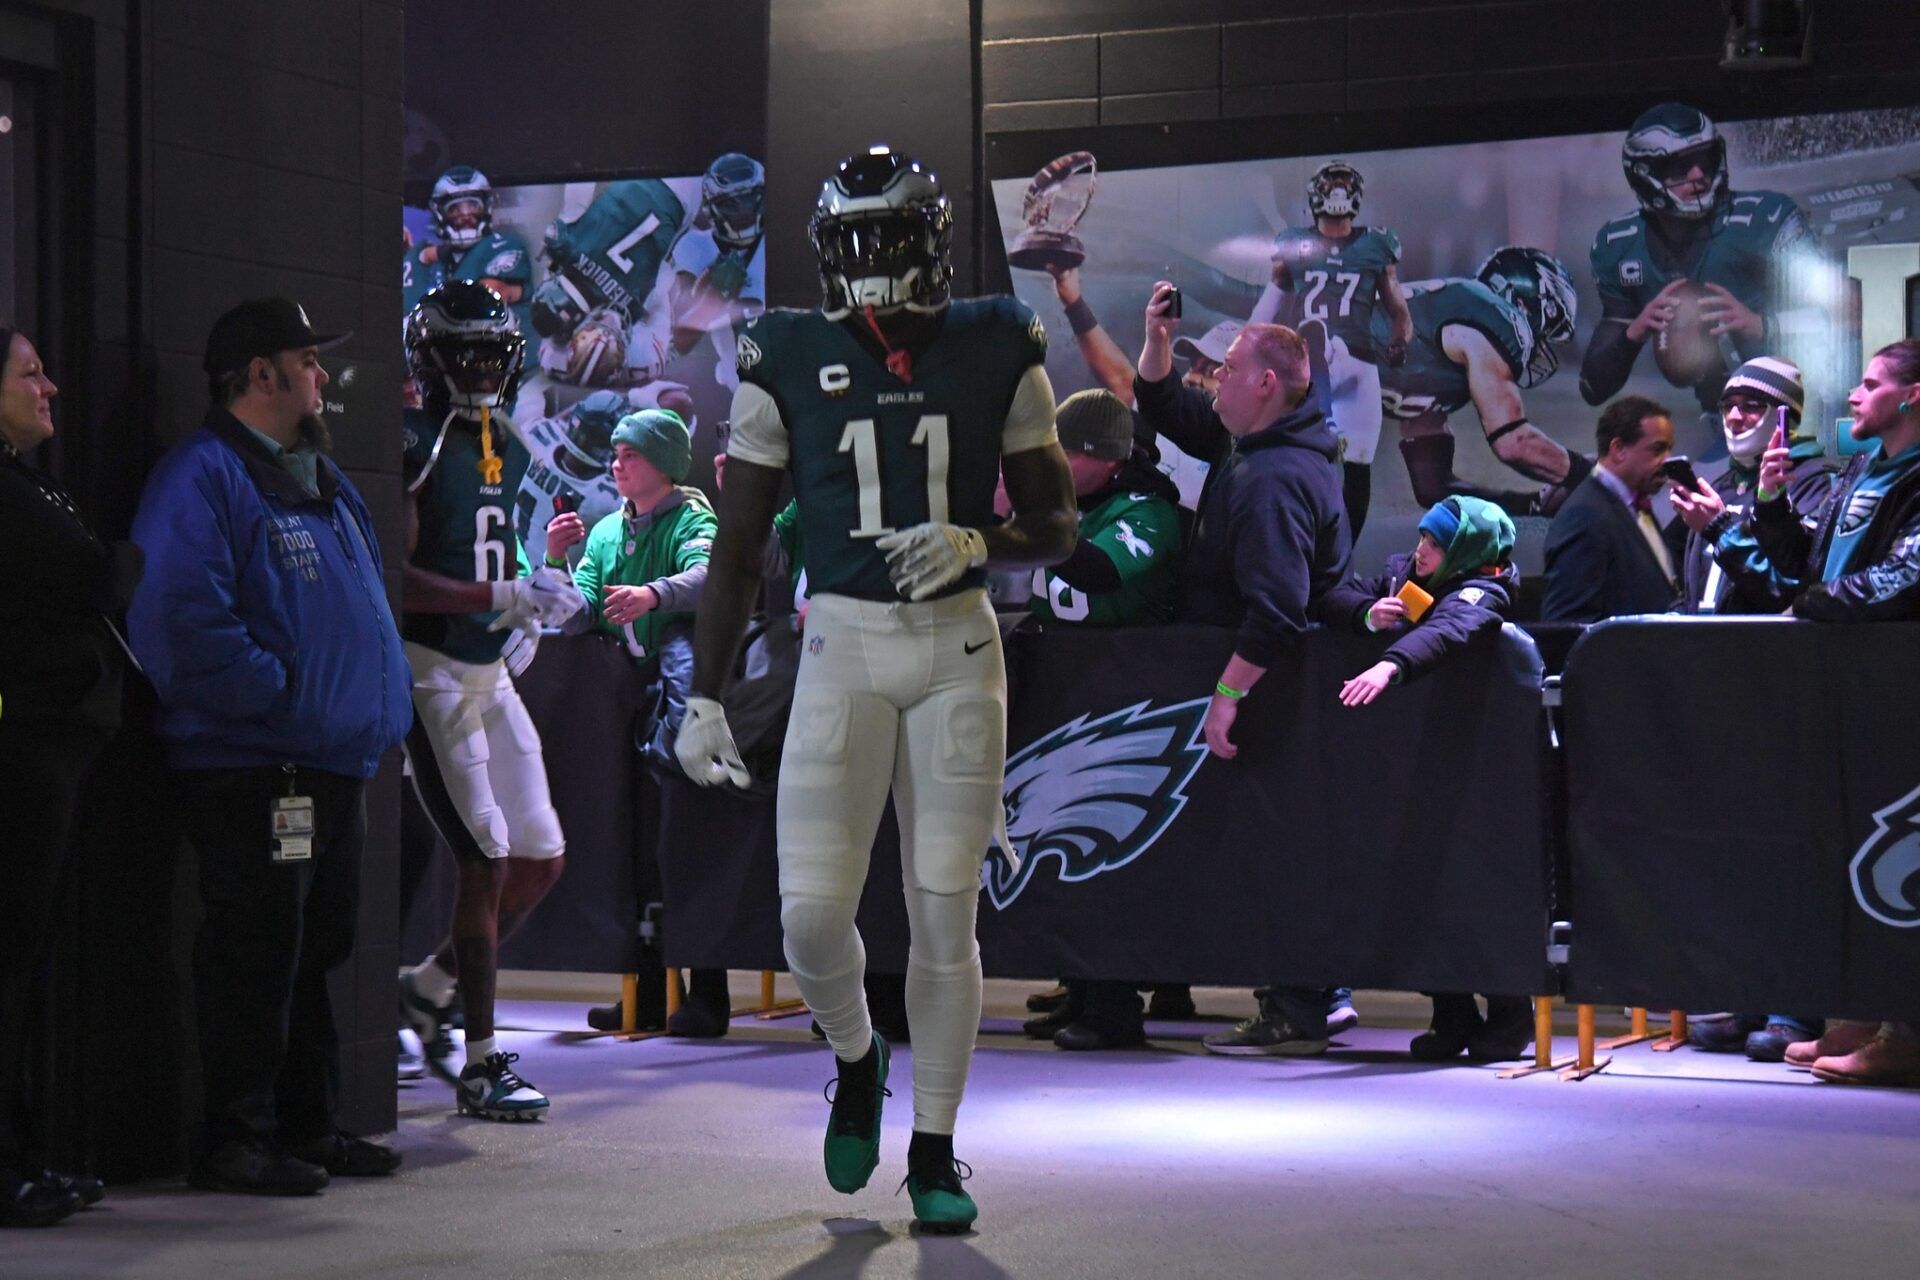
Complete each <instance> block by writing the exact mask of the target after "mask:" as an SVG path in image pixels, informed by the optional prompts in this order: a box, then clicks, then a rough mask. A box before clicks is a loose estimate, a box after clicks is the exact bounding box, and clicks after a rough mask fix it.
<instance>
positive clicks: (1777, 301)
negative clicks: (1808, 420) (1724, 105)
mask: <svg viewBox="0 0 1920 1280" xmlns="http://www.w3.org/2000/svg"><path fill="white" fill-rule="evenodd" d="M1620 163H1621V167H1622V168H1624V169H1625V170H1626V174H1627V185H1628V186H1630V187H1632V188H1633V194H1634V195H1635V196H1636V197H1637V198H1638V199H1639V202H1640V207H1639V208H1638V209H1637V210H1635V211H1634V212H1632V213H1629V214H1624V215H1622V216H1621V217H1618V218H1615V219H1614V220H1613V221H1611V222H1609V223H1607V224H1606V225H1605V226H1603V227H1601V228H1600V230H1599V231H1598V232H1597V233H1596V234H1595V235H1594V237H1593V252H1592V256H1591V261H1592V266H1593V283H1594V287H1595V288H1596V289H1598V290H1599V292H1600V307H1601V314H1600V325H1599V327H1598V328H1597V329H1595V330H1594V333H1593V338H1592V339H1591V341H1589V342H1588V344H1587V354H1586V358H1585V359H1584V360H1583V361H1582V362H1581V366H1580V394H1581V395H1582V396H1583V397H1585V399H1586V401H1587V403H1588V404H1602V403H1604V402H1605V401H1607V400H1608V399H1610V398H1611V397H1612V396H1613V395H1614V394H1615V393H1616V392H1618V391H1619V390H1620V388H1621V387H1622V386H1624V385H1625V383H1626V381H1627V376H1628V375H1629V374H1631V373H1632V372H1633V365H1634V361H1635V360H1636V359H1638V358H1639V355H1640V349H1641V348H1642V347H1644V346H1645V345H1646V344H1647V341H1648V340H1649V339H1650V338H1652V337H1653V336H1654V335H1655V334H1657V333H1659V332H1660V331H1661V330H1662V329H1664V328H1666V327H1667V325H1668V323H1669V322H1670V321H1672V320H1673V319H1674V316H1675V311H1676V302H1675V294H1676V293H1677V292H1678V291H1679V290H1680V289H1681V287H1682V285H1683V284H1684V283H1685V282H1688V281H1691V282H1692V283H1694V284H1696V285H1699V286H1701V287H1702V288H1703V289H1704V291H1705V295H1706V296H1705V297H1704V298H1703V299H1702V301H1701V303H1700V306H1699V312H1698V314H1699V318H1700V319H1701V320H1702V321H1703V322H1704V323H1706V324H1707V325H1708V326H1709V332H1710V333H1711V335H1712V336H1713V337H1714V338H1715V339H1717V340H1718V342H1719V345H1720V352H1721V359H1720V360H1719V361H1716V362H1712V364H1711V367H1709V368H1708V369H1707V370H1706V371H1705V372H1704V373H1703V374H1702V375H1701V377H1700V380H1699V382H1697V383H1696V384H1695V385H1694V388H1693V391H1694V395H1695V397H1696V398H1697V399H1698V400H1699V402H1700V407H1701V409H1702V410H1703V411H1707V412H1710V413H1712V414H1713V415H1714V418H1715V422H1714V428H1715V430H1716V431H1717V430H1718V416H1719V403H1720V388H1721V386H1722V385H1723V384H1724V383H1725V382H1726V379H1727V375H1728V374H1729V373H1730V372H1732V371H1733V369H1734V368H1735V367H1736V366H1738V365H1739V364H1740V363H1741V362H1742V361H1744V360H1751V359H1752V358H1753V357H1755V356H1761V355H1767V354H1770V353H1771V354H1778V351H1779V349H1780V347H1781V343H1780V342H1779V341H1778V340H1779V339H1780V338H1781V336H1782V335H1783V333H1786V332H1797V331H1804V330H1806V329H1808V328H1815V329H1817V328H1818V326H1820V325H1821V324H1822V323H1823V321H1822V320H1821V318H1820V314H1819V312H1818V310H1817V309H1813V310H1811V311H1810V310H1809V309H1807V308H1799V309H1790V308H1788V307H1787V306H1786V305H1784V303H1785V294H1784V290H1783V288H1782V285H1783V284H1784V283H1785V277H1786V276H1787V274H1788V273H1787V272H1786V271H1784V270H1782V267H1783V266H1784V264H1785V260H1786V258H1787V257H1788V256H1789V254H1790V252H1791V251H1792V250H1793V249H1795V247H1796V246H1798V245H1800V244H1801V243H1802V242H1803V241H1805V240H1806V239H1807V224H1806V220H1805V219H1804V218H1803V217H1802V216H1801V213H1800V208H1799V206H1798V205H1796V204H1794V202H1793V200H1792V198H1791V197H1788V196H1784V195H1782V194H1780V193H1779V192H1778V191H1733V190H1730V189H1729V186H1728V174H1727V142H1726V139H1725V138H1722V137H1721V136H1720V134H1719V132H1718V131H1717V130H1716V129H1715V128H1714V126H1713V121H1711V120H1709V119H1707V117H1706V116H1704V115H1702V114H1701V113H1700V112H1699V111H1697V110H1696V109H1694V108H1693V107H1689V106H1687V105H1685V104H1684V103H1679V102H1664V103H1661V104H1660V105H1659V106H1657V107H1654V108H1652V109H1650V110H1648V111H1646V112H1645V113H1643V114H1642V115H1641V116H1640V118H1639V119H1637V120H1635V121H1634V122H1633V127H1632V128H1630V129H1628V130H1627V137H1626V142H1625V144H1624V145H1623V147H1622V148H1621V154H1620Z"/></svg>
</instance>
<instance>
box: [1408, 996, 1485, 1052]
mask: <svg viewBox="0 0 1920 1280" xmlns="http://www.w3.org/2000/svg"><path fill="white" fill-rule="evenodd" d="M1484 1027H1485V1024H1484V1023H1483V1022H1481V1020H1480V1006H1479V1005H1477V1004H1475V1003H1474V1002H1473V997H1472V996H1470V995H1464V994H1460V993H1457V992H1446V991H1443V992H1440V993H1438V994H1436V995H1435V996H1434V997H1433V1023H1432V1025H1431V1026H1429V1027H1428V1028H1427V1030H1426V1032H1425V1033H1424V1034H1422V1035H1417V1036H1415V1037H1414V1038H1413V1043H1411V1044H1409V1045H1408V1046H1407V1056H1408V1057H1410V1058H1412V1059H1413V1060H1414V1061H1415V1062H1446V1061H1448V1060H1449V1059H1452V1058H1457V1057H1459V1056H1460V1055H1461V1054H1463V1053H1465V1052H1466V1051H1467V1044H1468V1042H1469V1041H1470V1040H1472V1038H1473V1037H1474V1036H1476V1035H1478V1034H1480V1032H1481V1030H1482V1029H1483V1028H1484Z"/></svg>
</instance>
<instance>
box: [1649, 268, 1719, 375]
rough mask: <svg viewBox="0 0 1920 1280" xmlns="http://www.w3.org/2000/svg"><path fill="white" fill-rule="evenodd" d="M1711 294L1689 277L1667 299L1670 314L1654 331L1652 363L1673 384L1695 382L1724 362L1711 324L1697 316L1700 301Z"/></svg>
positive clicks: (1698, 314)
mask: <svg viewBox="0 0 1920 1280" xmlns="http://www.w3.org/2000/svg"><path fill="white" fill-rule="evenodd" d="M1711 296H1712V295H1711V294H1709V293H1708V292H1707V289H1706V286H1704V285H1701V284H1699V283H1697V282H1695V281H1692V280H1687V281H1683V282H1682V283H1681V285H1680V287H1679V288H1677V289H1675V290H1674V291H1673V294H1672V296H1671V298H1670V299H1669V301H1670V302H1671V303H1672V306H1673V315H1672V318H1670V319H1669V320H1668V321H1667V327H1666V328H1664V329H1662V330H1660V332H1659V333H1657V334H1655V335H1654V339H1653V359H1654V363H1656V364H1658V365H1659V366H1660V372H1661V374H1662V375H1663V376H1664V377H1665V378H1666V380H1667V381H1668V382H1670V383H1672V384H1673V385H1674V386H1676V387H1691V386H1694V385H1695V384H1697V383H1698V382H1699V381H1700V380H1701V379H1702V378H1705V377H1706V376H1707V375H1708V374H1709V373H1712V372H1713V371H1714V370H1716V369H1719V368H1721V366H1722V365H1724V364H1725V363H1726V358H1725V356H1724V355H1723V354H1722V352H1721V350H1720V340H1719V339H1718V338H1716V337H1715V336H1714V335H1713V327H1712V325H1710V324H1709V323H1708V322H1707V321H1705V320H1703V319H1701V318H1700V304H1701V303H1702V302H1703V301H1705V300H1706V299H1707V298H1709V297H1711ZM1735 363H1738V362H1737V361H1736V362H1735Z"/></svg>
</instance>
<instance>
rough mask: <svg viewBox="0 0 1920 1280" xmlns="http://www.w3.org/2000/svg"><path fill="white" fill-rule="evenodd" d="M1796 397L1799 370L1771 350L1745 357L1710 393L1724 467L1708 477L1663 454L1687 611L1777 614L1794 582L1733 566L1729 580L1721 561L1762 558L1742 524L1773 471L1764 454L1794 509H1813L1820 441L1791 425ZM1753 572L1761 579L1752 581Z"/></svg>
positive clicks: (1821, 474) (1825, 470) (1824, 474)
mask: <svg viewBox="0 0 1920 1280" xmlns="http://www.w3.org/2000/svg"><path fill="white" fill-rule="evenodd" d="M1805 399H1806V391H1805V387H1804V385H1803V384H1802V381H1801V376H1800V370H1799V368H1798V367H1796V366H1795V365H1793V364H1792V363H1791V362H1789V361H1786V360H1781V359H1779V358H1777V357H1774V356H1759V357H1757V358H1755V359H1752V360H1749V361H1747V362H1746V363H1745V364H1743V365H1741V366H1740V367H1739V368H1738V369H1736V370H1734V372H1733V376H1732V377H1730V378H1728V379H1727V385H1726V387H1725V388H1724V389H1723V390H1722V391H1721V393H1720V427H1721V430H1722V432H1724V433H1725V435H1726V440H1727V453H1728V459H1727V461H1728V466H1727V470H1726V471H1725V473H1723V474H1721V475H1719V476H1716V477H1714V479H1713V480H1712V482H1708V481H1706V480H1703V479H1701V477H1700V476H1699V475H1698V474H1697V473H1696V472H1695V471H1694V469H1693V465H1692V463H1690V462H1689V461H1688V460H1687V459H1686V458H1683V457H1670V458H1668V459H1667V461H1666V463H1665V465H1664V466H1663V467H1662V468H1661V470H1662V473H1663V474H1664V475H1665V476H1666V477H1667V479H1668V480H1670V481H1672V482H1673V486H1674V487H1673V489H1672V490H1671V491H1670V496H1671V498H1672V500H1673V509H1674V511H1675V512H1676V513H1677V514H1678V515H1679V517H1680V519H1681V521H1682V522H1683V523H1685V525H1686V526H1687V545H1686V550H1685V552H1684V554H1683V557H1682V562H1681V584H1682V586H1683V587H1684V588H1685V595H1684V597H1683V607H1684V608H1685V610H1686V611H1687V612H1688V613H1725V614H1753V613H1778V612H1780V610H1781V609H1783V608H1785V607H1786V606H1787V603H1788V601H1789V600H1790V599H1791V597H1792V593H1793V590H1794V584H1792V583H1790V582H1788V581H1787V580H1785V579H1784V578H1782V577H1780V576H1779V575H1767V574H1760V575H1755V574H1753V573H1743V574H1740V575H1739V578H1738V581H1737V582H1736V580H1735V577H1734V576H1732V575H1731V574H1730V573H1729V569H1730V568H1733V567H1745V568H1748V569H1751V568H1753V567H1754V566H1755V565H1756V564H1757V563H1758V562H1759V560H1761V559H1763V557H1761V554H1760V550H1759V547H1758V545H1757V544H1756V543H1755V542H1754V540H1753V537H1752V535H1751V533H1750V531H1748V530H1747V529H1746V528H1745V527H1744V526H1745V522H1746V516H1747V514H1748V513H1749V512H1750V511H1751V510H1752V507H1753V503H1754V500H1755V498H1756V496H1757V495H1758V491H1759V489H1760V487H1761V484H1762V482H1763V477H1764V475H1765V474H1766V473H1767V472H1769V471H1771V470H1773V469H1774V468H1772V467H1770V466H1769V465H1768V460H1769V458H1771V459H1773V461H1774V462H1775V463H1777V464H1778V470H1779V473H1780V481H1781V483H1782V485H1783V486H1784V487H1785V488H1786V489H1787V491H1788V492H1789V494H1790V495H1791V496H1792V498H1793V500H1794V503H1795V509H1796V510H1802V511H1812V510H1814V509H1815V508H1817V506H1818V505H1819V498H1820V497H1821V496H1822V495H1823V494H1824V493H1825V491H1826V488H1827V486H1828V485H1829V484H1831V483H1832V475H1833V472H1832V467H1831V465H1830V464H1829V463H1828V461H1827V458H1826V456H1825V454H1824V453H1823V452H1822V450H1821V448H1820V442H1819V441H1818V440H1816V439H1815V438H1814V437H1813V436H1811V435H1806V434H1802V433H1801V431H1800V411H1801V407H1802V405H1803V404H1804V403H1805ZM1735 561H1737V562H1738V566H1735V565H1734V564H1733V563H1732V562H1735ZM1759 579H1766V580H1767V582H1768V584H1769V585H1768V586H1767V587H1765V588H1762V587H1760V586H1759V585H1758V580H1759Z"/></svg>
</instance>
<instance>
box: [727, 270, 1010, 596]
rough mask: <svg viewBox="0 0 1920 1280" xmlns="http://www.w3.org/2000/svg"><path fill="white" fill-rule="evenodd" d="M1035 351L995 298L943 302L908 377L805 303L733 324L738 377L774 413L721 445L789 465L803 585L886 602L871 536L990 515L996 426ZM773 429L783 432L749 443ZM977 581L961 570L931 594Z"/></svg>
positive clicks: (739, 427)
mask: <svg viewBox="0 0 1920 1280" xmlns="http://www.w3.org/2000/svg"><path fill="white" fill-rule="evenodd" d="M1046 350H1047V339H1046V331H1045V330H1044V329H1043V328H1042V327H1041V325H1040V321H1039V320H1038V319H1037V318H1036V317H1035V316H1034V314H1033V313H1032V312H1031V311H1030V310H1028V309H1027V307H1026V306H1025V304H1023V303H1020V302H1017V301H1015V300H1014V299H1012V298H1005V297H998V298H981V299H972V300H955V301H954V302H953V303H952V304H951V305H950V306H949V307H948V308H947V314H946V320H945V325H944V327H943V328H942V330H941V332H940V335H939V336H938V337H937V338H935V339H934V341H933V344H932V345H931V346H930V347H929V348H928V349H927V351H926V352H925V353H924V354H922V355H919V356H917V357H916V358H915V359H914V362H913V380H912V381H911V382H906V381H903V380H901V379H900V378H898V377H896V376H895V375H894V374H892V373H891V372H889V371H888V370H887V368H886V367H885V366H884V365H883V364H882V363H881V362H880V361H879V360H878V359H876V358H875V357H874V356H873V355H872V354H871V353H869V352H868V351H867V350H866V349H865V348H864V347H862V346H861V345H860V343H859V342H858V341H856V340H855V338H854V337H853V335H852V334H851V333H850V332H848V330H847V328H846V327H845V325H843V324H842V323H840V322H838V321H834V320H829V319H827V317H826V316H825V315H823V314H821V313H820V312H818V311H769V312H767V313H766V314H765V315H763V316H761V317H760V318H759V319H757V320H755V321H754V322H753V323H752V324H751V325H749V326H748V327H747V330H746V332H745V333H744V334H742V335H741V338H740V342H739V348H738V351H737V357H738V363H739V370H740V381H741V382H742V384H750V385H752V386H755V387H758V388H759V389H760V390H762V391H764V392H765V393H766V394H767V395H768V396H769V397H770V398H771V399H772V401H773V404H774V405H775V406H776V407H777V408H778V410H779V423H778V424H765V423H761V422H758V421H751V422H749V421H739V420H736V421H735V423H734V429H733V437H732V441H731V443H730V444H729V451H730V452H731V453H732V454H733V456H735V457H739V458H743V459H745V460H746V461H749V462H764V464H766V465H786V466H788V467H789V468H791V470H792V472H793V487H794V494H795V497H796V499H797V501H798V503H799V517H800V527H801V535H802V539H803V541H804V543H805V546H806V560H807V563H806V569H807V577H808V580H809V582H810V584H811V586H812V589H813V590H814V591H815V592H816V593H817V592H832V593H834V594H837V595H845V596H855V597H858V598H860V599H865V600H898V599H899V598H900V597H899V593H898V592H897V591H895V589H894V586H893V582H892V580H891V579H890V578H889V577H888V576H887V562H886V557H885V556H884V555H883V554H882V552H881V551H880V549H879V548H878V547H877V546H875V545H874V544H875V541H876V539H878V538H879V537H881V535H883V534H887V533H891V532H893V531H894V530H896V529H905V528H908V527H910V526H913V525H916V524H922V523H924V522H926V521H929V520H939V521H946V522H950V523H953V524H958V525H963V526H967V527H974V528H977V527H979V526H981V525H987V524H992V523H994V522H995V519H996V518H995V516H994V514H993V491H994V486H995V484H996V483H997V482H998V479H999V474H1000V451H1001V450H1000V443H1001V442H1000V433H1001V428H1002V427H1003V426H1004V425H1005V423H1006V421H1007V413H1008V410H1009V409H1010V408H1011V407H1012V404H1013V398H1014V392H1015V390H1016V388H1017V387H1018V386H1019V384H1020V381H1021V379H1022V377H1023V376H1024V375H1025V374H1026V372H1027V370H1028V369H1030V368H1032V367H1034V366H1035V365H1038V364H1041V363H1042V362H1043V361H1044V360H1045V359H1046ZM782 428H784V431H785V433H786V440H785V441H784V442H780V441H777V440H776V441H763V440H762V439H760V436H761V435H762V434H764V433H767V432H773V433H777V432H778V431H779V430H781V429H782ZM756 455H757V456H756ZM984 577H985V575H984V573H983V571H981V570H978V569H976V570H973V571H971V572H969V573H967V574H965V575H963V576H962V577H961V578H960V579H958V580H957V581H956V582H955V583H954V584H953V585H952V586H951V587H949V588H948V589H947V590H946V591H945V592H942V594H943V595H950V594H953V593H954V592H957V591H961V590H965V589H968V588H971V587H978V586H980V585H981V584H982V582H983V581H984Z"/></svg>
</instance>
